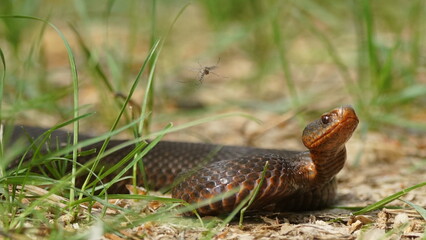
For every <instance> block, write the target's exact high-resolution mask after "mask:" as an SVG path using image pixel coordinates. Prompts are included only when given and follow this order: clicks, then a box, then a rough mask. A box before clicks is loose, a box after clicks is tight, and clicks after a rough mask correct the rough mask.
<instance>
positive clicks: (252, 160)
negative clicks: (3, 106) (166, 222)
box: [10, 106, 358, 215]
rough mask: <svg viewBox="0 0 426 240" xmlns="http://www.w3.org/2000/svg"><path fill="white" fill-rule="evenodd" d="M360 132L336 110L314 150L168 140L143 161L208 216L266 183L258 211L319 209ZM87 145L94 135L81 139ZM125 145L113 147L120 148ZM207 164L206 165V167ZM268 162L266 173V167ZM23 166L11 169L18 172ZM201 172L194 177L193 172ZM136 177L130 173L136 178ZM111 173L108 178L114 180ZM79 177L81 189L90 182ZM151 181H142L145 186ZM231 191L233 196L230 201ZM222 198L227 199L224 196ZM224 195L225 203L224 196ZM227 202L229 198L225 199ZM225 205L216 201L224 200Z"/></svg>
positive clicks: (158, 180)
mask: <svg viewBox="0 0 426 240" xmlns="http://www.w3.org/2000/svg"><path fill="white" fill-rule="evenodd" d="M357 125H358V118H357V116H356V114H355V111H354V110H353V108H352V107H350V106H344V107H340V108H336V109H334V110H332V111H330V112H328V113H325V114H323V115H322V116H321V118H319V119H317V120H315V121H313V122H312V123H310V124H309V125H307V127H306V128H305V130H304V132H303V136H302V140H303V143H304V145H305V146H306V147H307V148H308V151H287V150H277V149H260V148H252V147H240V146H218V145H214V144H204V143H187V142H171V141H160V142H159V143H158V144H157V145H156V146H155V147H154V148H153V149H151V150H150V151H149V152H148V154H147V155H146V156H144V157H143V161H144V167H145V171H146V175H147V181H148V183H149V185H150V186H151V187H153V188H155V189H159V188H163V187H165V186H169V185H171V184H173V183H174V182H175V181H176V179H177V177H178V176H185V178H183V179H184V180H183V181H181V182H179V183H177V184H176V186H174V187H173V189H172V197H174V198H180V199H183V200H185V201H186V202H188V203H200V202H203V201H208V204H207V205H205V206H202V207H199V208H198V209H197V211H198V213H199V214H201V215H217V214H221V213H226V212H230V211H232V210H233V209H235V207H236V206H237V205H238V204H240V203H241V202H242V201H243V200H244V199H245V198H246V197H248V196H250V194H251V193H252V192H253V191H254V189H256V187H257V186H258V185H259V184H260V183H261V179H262V173H264V179H263V184H262V185H261V186H260V187H259V192H258V194H257V195H256V196H255V199H254V201H253V203H252V204H251V205H250V208H251V209H262V208H265V207H268V208H269V207H274V208H275V209H277V210H291V211H295V210H313V209H319V208H323V207H326V206H328V205H330V204H332V202H333V201H334V199H335V195H336V180H335V175H336V174H337V173H338V172H339V171H340V170H341V169H342V168H343V166H344V163H345V160H346V148H345V143H346V142H347V141H348V140H349V138H350V137H351V135H352V133H353V132H354V130H355V129H356V127H357ZM44 131H45V129H41V128H37V127H15V128H14V130H13V134H12V137H11V139H12V141H11V142H14V141H17V139H19V138H22V136H23V135H29V136H31V137H33V138H35V137H38V136H40V135H41V134H42V133H43V132H44ZM79 136H80V138H81V139H86V138H89V137H88V136H84V135H79ZM51 139H54V140H52V141H53V143H52V145H54V144H55V143H56V145H58V142H59V143H61V142H63V141H65V139H69V134H67V133H66V132H64V131H54V132H53V133H52V136H51ZM123 142H125V140H113V141H111V142H110V143H109V145H108V148H112V147H114V146H117V145H119V144H121V143H123ZM101 145H102V143H95V144H93V145H90V146H87V147H85V148H84V149H83V150H89V149H96V150H99V148H100V146H101ZM133 148H134V147H133V146H129V147H125V148H122V149H120V150H118V151H116V152H113V153H112V154H110V155H108V156H106V157H104V158H103V159H102V160H101V162H100V165H102V166H103V167H104V168H108V167H109V166H112V165H113V164H115V163H117V162H118V161H120V160H121V159H123V157H124V156H126V155H127V154H128V153H130V152H131V151H132V150H133ZM94 156H95V154H89V155H86V156H81V157H79V158H78V161H79V163H82V164H84V163H86V162H87V161H88V160H89V159H92V158H94ZM203 163H204V165H203ZM266 163H268V167H267V169H266V171H264V167H265V164H266ZM16 165H17V162H15V163H13V164H11V166H10V167H11V168H13V167H16ZM196 167H199V168H198V169H197V170H196V171H194V172H193V173H191V172H190V169H193V168H196ZM130 173H131V172H130V171H129V172H128V174H129V175H130ZM113 176H114V174H111V175H110V176H108V177H107V179H103V181H104V182H105V181H108V180H109V179H112V177H113ZM84 177H85V176H84V175H83V176H79V177H78V178H77V185H81V184H82V182H83V181H84ZM142 179H143V178H142V177H138V179H137V181H138V183H139V184H141V185H142V183H143V180H142ZM130 182H131V181H130V180H129V179H127V180H123V181H120V182H118V183H117V184H115V185H113V186H112V187H111V188H110V189H109V192H114V193H122V192H125V191H126V190H125V188H124V186H123V185H124V184H127V183H130ZM226 192H230V193H231V194H228V195H226V194H223V193H226ZM221 194H222V195H221ZM218 196H219V197H218ZM221 196H223V197H221ZM217 198H219V200H218V201H210V202H209V200H212V199H217Z"/></svg>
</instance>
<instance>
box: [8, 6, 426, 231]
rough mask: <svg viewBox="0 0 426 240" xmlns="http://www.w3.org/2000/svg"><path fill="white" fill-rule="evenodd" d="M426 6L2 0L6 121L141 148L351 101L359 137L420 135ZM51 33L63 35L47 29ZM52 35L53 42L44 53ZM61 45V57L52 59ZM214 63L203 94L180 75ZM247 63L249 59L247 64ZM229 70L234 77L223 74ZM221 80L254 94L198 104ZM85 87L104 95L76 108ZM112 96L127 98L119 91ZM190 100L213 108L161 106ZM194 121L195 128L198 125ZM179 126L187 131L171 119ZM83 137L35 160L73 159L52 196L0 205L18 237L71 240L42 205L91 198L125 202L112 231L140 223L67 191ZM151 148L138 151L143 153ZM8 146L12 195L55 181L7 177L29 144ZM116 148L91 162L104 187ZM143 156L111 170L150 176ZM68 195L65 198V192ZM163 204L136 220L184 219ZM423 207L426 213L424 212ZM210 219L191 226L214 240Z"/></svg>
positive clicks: (73, 205)
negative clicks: (87, 131)
mask: <svg viewBox="0 0 426 240" xmlns="http://www.w3.org/2000/svg"><path fill="white" fill-rule="evenodd" d="M12 3H13V4H12ZM395 9H398V11H395ZM425 11H426V6H425V3H424V1H421V0H414V1H410V2H408V3H407V2H405V1H396V0H395V1H392V4H389V3H388V2H387V1H384V0H380V1H374V2H373V1H368V0H362V1H342V2H335V1H333V2H332V1H321V2H318V1H312V0H303V1H296V0H290V1H285V2H283V1H279V0H271V1H254V0H251V1H246V0H237V1H227V0H202V1H199V2H191V3H190V4H189V5H187V2H174V1H170V0H169V1H166V2H163V1H161V2H160V1H158V2H157V1H155V0H152V1H136V0H132V1H126V2H120V1H107V2H105V3H103V4H99V3H97V2H91V1H84V0H77V1H62V2H61V3H54V2H43V3H42V2H41V1H23V0H22V1H12V0H5V1H3V2H2V5H1V6H0V15H2V18H0V36H1V37H0V59H1V65H0V67H1V71H2V72H1V74H0V80H1V81H0V100H1V105H0V119H1V121H2V122H3V123H4V122H6V123H13V122H15V121H16V120H22V119H23V120H24V121H26V122H27V123H28V122H32V123H35V124H34V125H38V124H37V123H36V122H37V120H38V118H34V115H29V114H27V113H28V112H32V111H36V112H37V113H38V114H39V115H40V116H41V117H40V121H43V120H44V119H49V118H48V117H46V116H54V117H55V120H53V121H54V122H56V123H63V124H58V126H62V125H68V124H73V126H74V127H73V131H74V132H76V133H77V132H78V130H79V123H83V125H85V126H86V128H90V127H98V126H99V125H100V126H102V128H103V129H110V131H109V133H107V134H106V135H104V136H101V137H99V138H96V139H94V140H93V141H95V140H96V141H98V140H103V141H105V144H104V146H106V144H107V143H108V141H109V139H110V138H111V137H113V136H115V135H116V134H117V133H119V132H121V131H128V132H131V133H132V134H133V135H134V136H135V140H134V141H131V142H129V143H128V144H134V143H137V142H138V141H137V140H145V139H153V138H154V139H157V140H160V139H161V137H162V136H163V135H164V134H166V133H170V132H174V131H179V130H182V129H186V128H189V127H191V126H194V125H198V124H202V123H206V122H211V121H214V120H218V119H222V118H225V117H235V116H243V117H247V115H245V114H240V113H236V114H233V113H224V114H221V115H217V113H218V112H219V113H221V112H226V111H230V110H238V111H241V110H242V111H246V110H249V111H252V112H253V111H254V112H260V111H268V112H275V113H284V112H287V111H289V110H290V109H293V110H300V109H310V110H314V111H315V112H316V113H315V114H317V112H323V111H324V108H326V109H329V108H332V107H335V106H338V105H341V104H342V102H344V103H350V104H353V105H354V106H355V107H356V109H357V113H358V115H359V117H360V119H361V126H360V128H361V131H362V134H363V135H364V136H366V135H367V134H368V133H369V132H370V131H381V132H384V131H389V134H390V135H395V134H400V132H401V131H399V132H397V131H390V129H392V128H397V129H399V130H402V132H403V133H408V132H415V133H424V132H425V131H426V124H425V123H424V121H423V122H421V121H418V120H416V118H415V115H416V114H417V113H418V112H419V111H422V110H424V107H423V106H424V105H425V104H426V86H425V83H426V82H425V79H424V76H423V75H424V73H423V72H422V71H424V70H423V68H424V66H425V56H424V52H425V45H424V41H425V32H426V29H425V28H424V24H423V23H424V22H426V19H425V18H426V17H425V16H426V14H425ZM10 16H15V17H10ZM17 16H19V17H17ZM194 19H197V20H199V21H194ZM196 22H199V23H198V24H196ZM52 29H53V30H54V31H55V32H56V33H52ZM46 38H48V39H46ZM55 38H58V39H60V40H59V41H55ZM47 40H48V41H49V43H50V44H54V43H56V44H57V45H56V46H47V43H46V41H47ZM58 42H59V43H58ZM55 49H64V51H62V53H58V52H55V51H54V50H55ZM64 53H65V54H64ZM219 58H220V59H221V63H220V67H219V68H218V72H219V73H220V74H221V75H223V76H226V77H219V81H218V82H215V81H213V80H211V79H209V78H207V79H206V80H207V81H206V82H205V83H203V84H202V85H200V87H199V88H189V87H188V85H187V84H182V81H181V80H183V82H185V81H186V80H192V81H193V80H195V81H196V75H195V74H192V73H191V71H190V70H188V69H189V68H191V67H194V66H197V62H199V61H200V62H213V63H214V62H216V61H217V59H219ZM61 62H62V63H61ZM64 62H66V63H65V64H64ZM235 62H236V63H235ZM239 62H243V63H244V62H246V63H249V64H250V67H248V68H247V67H244V65H239V64H238V63H239ZM229 69H234V70H231V71H230V73H229V74H228V73H227V72H226V70H229ZM235 69H236V70H235ZM221 71H224V72H221ZM239 71H244V72H239ZM58 72H59V73H60V74H57V73H58ZM191 74H192V75H191ZM233 75H236V76H237V77H234V76H233ZM187 78H189V79H187ZM221 81H222V83H220V82H221ZM219 84H222V85H221V86H223V85H225V87H224V89H229V88H231V89H232V88H239V89H240V88H243V89H244V90H245V92H247V94H246V95H242V96H239V95H232V94H226V93H224V94H223V95H220V94H218V96H217V99H218V101H217V102H218V104H216V105H214V106H211V105H208V103H206V104H204V103H203V102H202V101H203V97H200V95H203V94H205V93H204V92H203V91H204V89H211V88H215V87H217V89H218V91H221V90H220V86H217V85H219ZM271 86H272V87H271ZM188 89H189V90H188ZM86 90H87V92H88V94H96V96H97V97H98V98H99V99H100V100H99V101H98V102H96V105H95V106H94V105H90V104H89V105H86V104H82V103H81V102H82V100H81V99H84V97H85V96H84V95H82V94H84V93H82V92H84V91H86ZM89 90H90V91H89ZM87 92H86V93H87ZM223 92H225V91H223ZM117 93H120V94H122V96H124V99H122V98H118V97H116V96H117ZM182 99H183V100H185V101H189V102H191V101H194V102H195V101H201V102H202V103H203V104H204V105H207V106H205V107H204V108H198V109H196V110H193V109H189V110H186V109H180V110H179V111H175V112H170V111H169V110H167V106H169V105H170V104H173V103H175V102H178V101H181V100H182ZM133 100H134V101H136V103H137V105H139V106H140V108H141V112H140V113H137V111H130V110H128V107H129V105H131V104H130V101H133ZM317 103H321V104H320V106H318V107H317ZM311 112H312V111H310V112H309V113H308V114H311ZM306 115H307V114H305V113H302V114H301V115H300V118H298V119H299V120H300V121H301V122H303V124H304V123H305V122H306ZM194 116H196V119H198V120H193V121H190V120H189V119H191V120H192V119H194ZM423 117H424V116H423ZM182 119H185V121H186V122H188V123H187V124H182V125H175V126H171V125H168V123H169V122H172V121H176V120H182ZM137 120H141V121H137ZM50 121H52V120H50ZM154 123H155V124H154ZM159 123H164V124H162V125H161V124H159ZM159 125H161V126H163V127H164V129H161V128H160V130H156V128H155V127H153V126H157V129H158V126H159ZM87 126H89V127H87ZM116 129H118V130H116ZM385 134H386V132H385ZM47 136H48V135H46V137H47ZM77 136H78V135H77V134H76V135H75V138H74V139H73V141H74V145H75V146H74V147H68V148H67V149H65V150H64V152H52V153H51V154H48V155H46V156H43V155H42V156H40V157H39V158H38V159H34V161H35V163H34V164H40V163H44V162H46V161H49V159H50V158H52V157H55V158H58V156H60V154H62V153H65V152H69V151H71V152H72V157H70V158H69V159H68V160H67V161H71V162H72V163H73V164H74V166H73V171H72V173H71V174H69V175H67V176H65V177H63V178H62V179H61V180H59V181H54V182H55V187H54V188H52V189H51V190H50V191H49V194H47V195H45V196H43V197H40V198H39V199H37V200H36V201H34V202H32V203H30V204H29V205H23V204H21V203H19V201H17V200H21V199H22V198H23V197H24V195H22V193H19V191H18V190H16V189H15V191H14V192H13V194H12V195H9V193H7V191H3V194H4V198H3V199H2V200H1V201H2V202H1V204H0V205H1V206H0V210H1V211H2V212H5V213H8V214H4V215H3V216H2V217H1V219H0V220H1V226H2V228H3V229H4V231H7V230H13V231H14V232H20V231H24V223H26V222H31V223H33V224H35V226H39V227H41V226H45V227H47V228H48V229H51V230H52V232H51V236H52V237H53V238H56V237H55V236H58V237H59V236H61V235H64V234H65V235H68V236H69V237H74V238H75V239H79V238H85V237H86V235H73V234H72V233H69V232H67V231H65V230H64V229H63V228H61V227H60V226H58V225H55V224H51V223H49V222H48V221H47V219H46V218H45V217H44V216H43V214H42V213H41V212H40V210H38V209H37V208H38V206H40V205H41V206H42V207H41V209H42V210H45V209H48V208H53V209H54V210H52V211H53V212H54V213H55V214H57V216H58V217H59V216H60V215H61V214H62V213H64V212H69V213H70V214H75V213H76V211H78V208H77V206H78V204H81V203H83V202H89V203H90V204H93V203H94V201H99V202H101V203H103V204H104V205H105V206H108V207H111V208H118V209H120V210H122V211H123V212H124V213H125V214H124V215H121V216H118V217H116V218H114V219H112V220H111V221H106V220H105V219H102V218H101V219H99V221H104V224H105V225H104V227H105V230H106V231H110V232H116V231H117V228H115V226H116V225H117V224H116V223H117V222H120V221H125V220H124V219H126V218H129V219H133V218H134V219H136V218H138V217H139V216H136V214H134V213H132V212H131V211H129V210H126V209H122V208H120V207H117V206H113V205H111V204H109V203H108V202H107V199H108V195H107V194H100V195H95V194H93V189H92V187H93V185H90V183H89V180H88V182H87V184H86V185H85V186H84V187H83V188H82V189H76V188H75V187H74V186H73V184H71V185H69V184H68V182H67V181H71V183H73V182H74V178H75V176H76V175H77V174H78V172H79V171H82V169H84V167H82V166H78V165H77V164H76V161H75V159H76V156H77V149H78V148H79V147H82V146H84V145H88V144H90V143H91V142H90V141H87V142H79V143H77ZM398 138H400V139H403V138H404V136H398ZM41 142H43V141H42V140H41ZM154 143H155V142H154ZM38 144H41V143H38ZM141 144H144V143H141ZM38 146H40V145H38ZM143 146H144V145H137V148H138V147H139V148H142V147H143ZM0 147H1V152H0V157H1V159H2V165H1V169H0V174H1V175H0V177H1V179H2V182H3V184H2V186H3V189H7V185H5V183H6V182H10V183H14V184H22V185H25V184H28V183H31V182H46V181H47V182H52V181H53V180H52V179H49V178H44V177H42V178H40V177H38V176H34V175H31V174H29V173H28V172H26V171H24V170H23V172H21V173H20V174H19V175H15V173H13V174H12V172H8V170H6V169H5V166H6V165H5V164H4V163H5V162H8V161H11V160H12V159H13V158H14V157H16V156H17V155H18V154H19V153H22V152H23V151H25V150H26V149H21V148H19V146H15V147H13V148H10V149H5V146H4V142H1V146H0ZM121 147H124V146H121ZM150 147H153V145H150ZM150 147H148V148H147V149H149V148H150ZM113 150H114V149H113ZM113 150H107V149H105V148H103V149H102V150H101V151H100V153H99V155H98V157H97V158H96V159H93V162H94V163H93V165H90V166H89V165H88V166H86V167H90V172H91V173H92V174H93V175H94V177H95V178H98V180H100V179H102V177H103V176H105V175H106V174H108V173H109V172H108V171H104V172H103V173H100V174H99V172H96V171H95V169H96V167H97V164H96V163H97V162H98V161H99V159H100V157H101V156H102V155H104V154H108V153H110V152H111V151H113ZM143 154H145V152H138V151H135V152H132V153H131V154H130V155H129V156H127V157H126V158H125V159H123V161H122V162H120V163H119V164H118V165H117V166H115V168H126V169H133V171H134V172H136V170H137V167H141V168H142V169H143V166H138V164H137V162H138V159H140V158H141V157H142V156H143ZM22 173H23V174H22ZM122 173H124V171H123V172H122ZM22 176H25V177H22ZM120 177H122V176H120V175H118V176H117V179H118V178H120ZM88 179H89V178H88ZM91 179H92V180H93V177H92V178H91ZM418 184H424V183H422V182H420V181H419V183H418ZM416 186H417V185H416ZM64 187H67V189H69V190H68V192H66V193H64V192H63V191H62V190H61V188H64ZM104 187H108V185H106V186H104ZM53 194H62V195H64V196H66V197H67V198H68V199H69V202H68V205H67V206H68V207H67V208H66V209H60V208H58V207H55V206H51V205H50V204H48V203H45V200H46V199H47V197H48V196H51V195H53ZM402 195H403V194H401V192H399V193H396V194H394V195H392V196H390V197H389V198H385V199H383V200H382V201H379V202H378V203H375V204H373V205H372V206H367V207H366V208H365V209H364V210H362V213H364V212H365V211H370V210H373V209H376V208H380V207H383V206H384V205H385V204H387V203H389V202H391V201H394V200H396V199H398V198H399V197H401V196H402ZM77 196H78V197H77ZM114 197H116V196H114ZM118 197H121V198H125V196H118ZM128 197H130V198H134V199H137V198H140V196H134V195H129V196H128ZM147 198H151V196H147ZM151 199H152V198H151ZM145 200H146V199H145ZM157 200H161V201H163V202H165V204H166V207H164V209H165V211H164V212H161V213H160V214H158V215H152V216H145V217H143V218H141V220H139V221H137V222H135V223H134V224H135V226H136V224H137V223H143V222H148V221H152V220H156V221H157V220H160V219H162V218H167V219H169V218H170V219H171V220H170V221H176V220H175V219H173V217H171V216H173V214H174V213H175V212H177V211H179V210H176V209H175V205H176V202H178V201H177V200H170V201H169V200H167V199H157ZM37 204H38V205H37ZM413 207H414V208H416V207H419V206H417V205H413ZM419 209H420V210H419V211H420V212H422V210H421V207H420V208H419ZM423 211H424V209H423ZM170 212H172V213H173V214H170ZM357 213H360V212H357ZM166 215H167V217H164V216H166ZM89 216H90V217H89V219H97V218H98V216H96V215H95V214H89ZM89 221H91V220H88V222H89ZM203 221H205V220H202V221H201V222H200V223H198V222H197V220H195V221H193V222H191V224H194V225H197V224H200V225H205V226H208V229H209V230H208V231H207V233H208V234H207V235H208V236H210V235H209V234H212V233H214V232H215V231H217V230H218V226H225V224H226V223H227V221H229V219H228V220H218V221H217V222H215V221H212V222H210V223H203ZM219 229H220V228H219ZM89 232H90V230H88V231H87V232H86V233H85V234H88V233H89Z"/></svg>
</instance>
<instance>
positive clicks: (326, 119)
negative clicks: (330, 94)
mask: <svg viewBox="0 0 426 240" xmlns="http://www.w3.org/2000/svg"><path fill="white" fill-rule="evenodd" d="M330 120H331V118H330V116H329V115H322V116H321V122H322V123H323V124H328V123H329V122H330Z"/></svg>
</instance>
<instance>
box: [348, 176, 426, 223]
mask: <svg viewBox="0 0 426 240" xmlns="http://www.w3.org/2000/svg"><path fill="white" fill-rule="evenodd" d="M424 186H426V182H422V183H419V184H416V185H414V186H411V187H408V188H406V189H403V190H402V191H399V192H397V193H394V194H392V195H390V196H388V197H385V198H383V199H382V200H380V201H378V202H375V203H373V204H371V205H368V206H367V207H365V208H363V209H361V210H359V211H356V212H353V213H352V214H353V215H361V214H364V213H367V212H370V211H374V210H376V209H379V208H382V207H384V206H385V205H386V204H388V203H390V202H393V201H395V200H396V199H398V198H400V197H402V196H404V195H405V194H407V193H408V192H410V191H412V190H414V189H417V188H421V187H424Z"/></svg>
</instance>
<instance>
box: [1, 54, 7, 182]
mask: <svg viewBox="0 0 426 240" xmlns="http://www.w3.org/2000/svg"><path fill="white" fill-rule="evenodd" d="M0 60H1V65H2V68H3V71H2V72H3V74H1V77H0V159H3V157H4V156H3V154H4V152H3V150H4V148H3V107H2V106H3V88H4V81H5V79H6V60H5V58H4V54H3V50H2V49H1V48H0ZM3 174H4V169H3V164H0V177H2V176H3Z"/></svg>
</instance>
